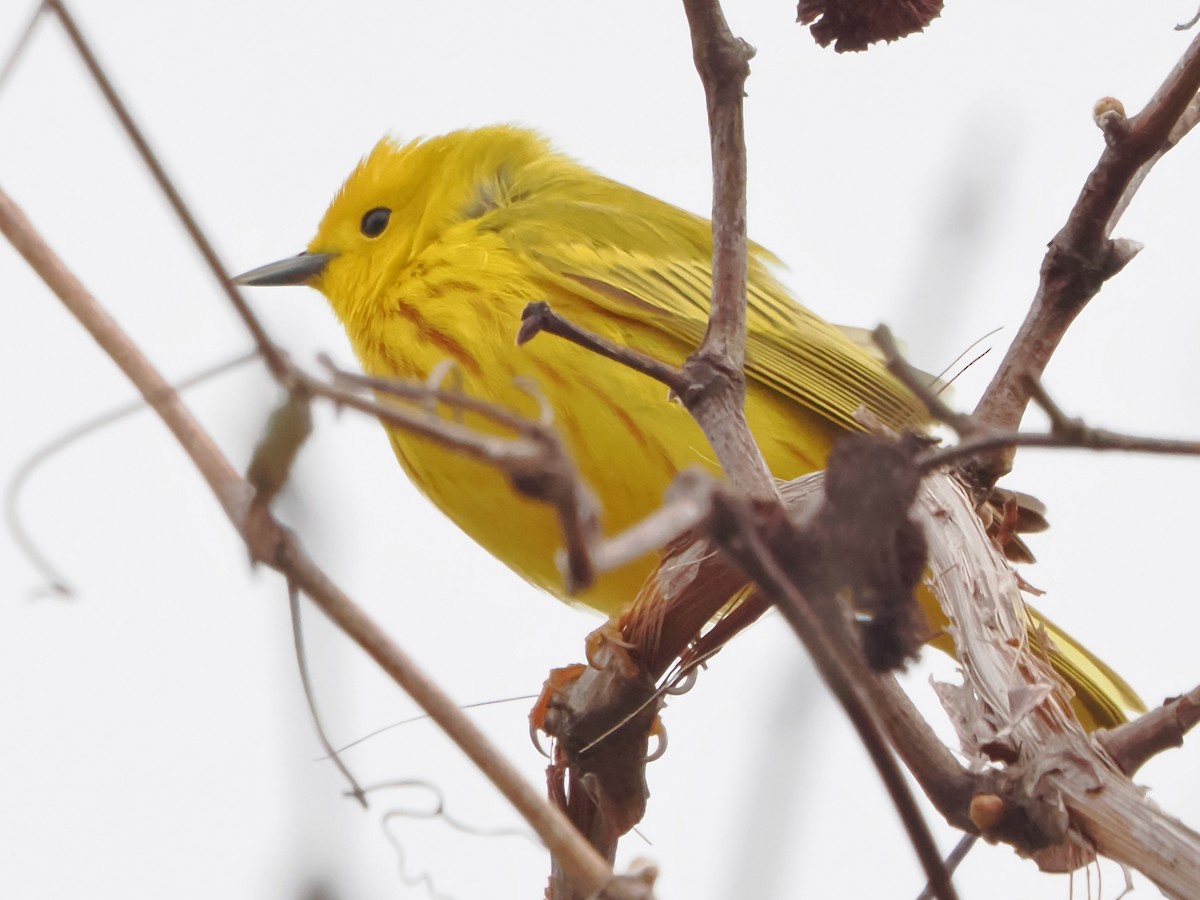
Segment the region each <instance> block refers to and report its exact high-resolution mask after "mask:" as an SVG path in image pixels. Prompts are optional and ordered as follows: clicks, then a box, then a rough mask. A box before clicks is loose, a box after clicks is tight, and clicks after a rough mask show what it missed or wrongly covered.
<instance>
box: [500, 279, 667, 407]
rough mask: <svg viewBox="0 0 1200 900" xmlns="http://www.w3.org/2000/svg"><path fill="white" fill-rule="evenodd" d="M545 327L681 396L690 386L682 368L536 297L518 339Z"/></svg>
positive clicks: (523, 340)
mask: <svg viewBox="0 0 1200 900" xmlns="http://www.w3.org/2000/svg"><path fill="white" fill-rule="evenodd" d="M543 331H544V332H546V333H547V334H553V335H555V336H556V337H560V338H563V339H565V340H568V341H570V342H571V343H572V344H576V345H578V346H580V347H583V348H584V349H586V350H590V351H591V352H592V353H595V354H596V355H597V356H603V357H604V358H605V359H611V360H612V361H613V362H617V363H620V364H621V365H623V366H625V367H626V368H629V369H633V371H635V372H641V373H642V374H643V375H646V376H648V377H650V378H653V379H654V380H655V381H660V382H662V383H663V384H665V385H666V386H667V387H669V388H670V389H671V390H672V391H674V392H675V394H677V395H678V396H680V397H682V396H683V395H685V394H686V393H687V392H688V390H689V388H690V387H691V385H690V384H689V382H688V381H687V376H686V375H685V373H684V372H683V370H682V369H678V368H676V367H675V366H670V365H667V364H666V363H664V362H661V361H659V360H657V359H655V358H654V357H653V356H648V355H646V354H645V353H641V352H639V351H637V350H634V349H633V348H632V347H623V346H621V345H620V344H614V343H613V342H612V341H610V340H606V339H605V338H602V337H600V335H598V334H593V333H592V332H590V331H588V330H587V329H586V328H582V327H580V326H579V325H576V324H575V323H574V322H572V321H571V320H570V319H565V318H563V317H562V316H560V315H559V314H558V313H556V312H555V311H554V310H553V309H551V308H550V304H548V303H545V302H542V301H537V302H535V303H530V304H528V305H527V306H526V307H525V309H523V310H522V311H521V329H520V331H519V332H518V333H517V343H518V344H524V343H526V342H527V341H530V340H533V338H534V336H535V335H537V334H539V333H541V332H543Z"/></svg>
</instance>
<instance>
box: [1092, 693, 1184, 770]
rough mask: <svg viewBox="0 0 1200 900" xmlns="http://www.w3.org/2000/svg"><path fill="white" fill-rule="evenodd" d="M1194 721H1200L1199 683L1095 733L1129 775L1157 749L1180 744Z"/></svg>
mask: <svg viewBox="0 0 1200 900" xmlns="http://www.w3.org/2000/svg"><path fill="white" fill-rule="evenodd" d="M1197 722H1200V687H1195V688H1192V689H1191V690H1190V691H1188V692H1187V693H1186V694H1183V695H1182V696H1179V697H1171V698H1170V699H1168V700H1167V701H1166V702H1164V703H1163V704H1162V706H1160V707H1158V708H1157V709H1152V710H1150V711H1149V712H1148V713H1145V714H1144V715H1141V716H1139V717H1138V718H1136V719H1134V720H1133V721H1132V722H1126V723H1125V724H1124V725H1121V726H1119V727H1117V728H1114V729H1113V730H1112V731H1106V732H1101V733H1100V734H1098V735H1097V736H1096V737H1097V739H1098V740H1099V741H1100V743H1101V744H1103V745H1104V749H1105V750H1107V751H1108V752H1109V755H1111V756H1112V758H1113V759H1114V760H1115V761H1116V763H1117V765H1119V766H1120V767H1121V771H1122V772H1124V773H1125V774H1126V775H1129V776H1131V777H1132V775H1133V773H1134V772H1136V771H1137V770H1138V769H1140V768H1141V767H1142V766H1143V765H1145V764H1146V763H1147V762H1148V761H1149V760H1151V759H1153V758H1154V757H1155V756H1157V755H1158V754H1159V753H1162V752H1163V751H1164V750H1170V749H1172V748H1173V747H1182V746H1183V738H1184V735H1186V734H1187V733H1188V732H1189V731H1191V730H1192V729H1193V728H1194V727H1196V724H1197Z"/></svg>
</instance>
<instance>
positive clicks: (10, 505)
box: [4, 352, 258, 597]
mask: <svg viewBox="0 0 1200 900" xmlns="http://www.w3.org/2000/svg"><path fill="white" fill-rule="evenodd" d="M257 358H258V353H257V352H251V353H244V354H242V355H241V356H237V357H234V358H233V359H230V360H226V361H225V362H222V363H218V364H217V365H215V366H209V367H208V368H206V369H204V370H203V371H201V372H197V373H196V374H194V375H189V376H188V377H187V378H184V379H181V380H180V381H178V382H176V383H175V384H174V385H173V387H172V390H174V391H186V390H187V389H188V388H190V387H194V386H195V385H197V384H200V383H202V382H205V381H208V380H209V379H211V378H213V377H215V376H217V375H220V374H222V373H224V372H228V371H229V370H230V369H234V368H236V367H238V366H242V365H245V364H246V363H248V362H251V361H252V360H255V359H257ZM148 408H149V407H148V406H147V404H146V401H145V400H134V401H132V402H130V403H123V404H121V405H120V406H118V407H115V408H114V409H110V410H108V411H107V412H104V413H101V414H100V415H98V416H95V417H94V418H91V419H88V420H86V421H84V422H80V423H78V424H76V425H73V426H72V427H71V428H70V429H68V430H67V431H65V432H63V433H62V434H60V435H58V436H57V437H55V438H53V439H51V440H49V441H47V442H46V443H44V444H42V445H41V446H39V447H37V448H35V449H34V450H32V451H30V452H29V455H28V456H27V457H26V459H25V461H24V462H22V463H21V464H20V465H19V466H17V468H16V470H15V471H14V472H13V474H12V476H11V477H10V478H9V479H8V484H7V485H6V486H5V489H4V519H5V522H6V523H7V525H8V530H9V533H10V534H12V536H13V540H15V541H16V542H17V546H18V547H20V548H21V552H22V553H24V555H25V558H26V559H27V560H28V562H29V564H30V565H31V566H33V567H34V568H35V569H37V570H38V572H39V573H40V574H41V577H42V578H44V579H45V580H46V582H47V589H48V590H49V591H50V592H51V593H54V594H57V595H59V596H63V597H70V596H72V595H73V594H74V593H75V592H74V589H73V588H72V587H71V586H70V584H69V583H68V581H67V580H66V578H65V577H64V576H63V575H62V574H61V573H60V572H59V570H58V568H57V567H56V566H55V565H54V564H53V563H52V562H51V561H50V558H49V557H48V556H47V555H46V554H45V553H43V552H42V550H41V548H40V547H38V545H37V542H36V541H35V540H34V539H33V535H31V534H30V533H29V529H28V528H26V527H25V523H24V522H23V521H21V510H20V502H21V493H22V491H24V490H25V486H26V485H27V484H29V480H30V478H31V476H32V475H33V474H34V473H35V472H36V471H38V469H40V468H42V467H43V466H44V465H45V464H46V462H47V461H49V460H51V459H53V458H54V457H55V456H57V455H58V454H59V453H61V452H62V451H63V450H66V449H68V448H70V447H72V446H74V445H76V444H78V443H79V442H80V441H82V440H83V439H84V438H85V437H87V436H88V435H89V434H91V433H92V432H94V431H98V430H99V429H101V428H106V427H107V426H109V425H112V424H113V423H114V422H119V421H120V420H121V419H124V418H126V417H128V416H132V415H134V414H135V413H139V412H145V411H146V410H147V409H148Z"/></svg>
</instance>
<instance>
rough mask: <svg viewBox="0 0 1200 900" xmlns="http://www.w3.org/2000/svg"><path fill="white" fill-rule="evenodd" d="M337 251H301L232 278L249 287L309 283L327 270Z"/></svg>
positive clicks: (236, 282)
mask: <svg viewBox="0 0 1200 900" xmlns="http://www.w3.org/2000/svg"><path fill="white" fill-rule="evenodd" d="M335 256H337V254H336V253H301V254H300V255H299V256H289V257H288V258H287V259H281V260H280V261H279V262H273V263H267V265H265V266H259V267H258V268H257V269H251V270H250V271H249V272H243V273H242V274H241V275H238V276H237V277H236V278H234V279H232V280H233V283H234V284H243V285H247V286H248V287H277V286H279V285H285V284H308V283H309V282H310V281H312V280H313V279H314V278H316V277H317V276H318V275H320V274H321V273H322V272H324V271H325V267H326V266H327V265H329V261H330V260H331V259H333V258H334V257H335Z"/></svg>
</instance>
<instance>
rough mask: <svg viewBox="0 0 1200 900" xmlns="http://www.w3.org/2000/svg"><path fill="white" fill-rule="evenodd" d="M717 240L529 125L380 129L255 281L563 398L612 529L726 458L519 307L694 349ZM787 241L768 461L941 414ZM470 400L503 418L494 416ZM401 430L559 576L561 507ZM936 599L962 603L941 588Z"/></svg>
mask: <svg viewBox="0 0 1200 900" xmlns="http://www.w3.org/2000/svg"><path fill="white" fill-rule="evenodd" d="M711 256H712V237H711V230H710V225H709V223H708V221H707V220H705V219H703V218H700V217H699V216H695V215H692V214H690V213H687V212H684V211H683V210H680V209H677V208H676V207H674V206H671V205H670V204H667V203H664V202H662V201H661V200H656V199H655V198H653V197H650V196H648V195H646V194H643V193H641V192H640V191H636V190H634V189H633V188H630V187H626V186H625V185H623V184H619V183H617V182H615V181H610V180H609V179H607V178H604V177H602V176H600V175H598V174H596V173H595V172H592V171H590V170H589V169H587V168H585V167H583V166H581V165H579V164H578V163H576V162H574V161H573V160H571V159H569V158H567V157H565V156H562V155H560V154H558V153H555V152H553V151H552V150H551V149H550V148H549V147H548V146H547V144H546V142H545V141H544V140H542V139H541V138H540V137H538V136H537V135H535V134H533V133H531V132H529V131H525V130H522V129H518V128H512V127H504V126H496V127H489V128H481V129H478V130H470V131H457V132H453V133H451V134H447V135H444V136H442V137H436V138H429V139H427V140H419V141H414V142H412V143H408V144H400V143H397V142H394V141H392V140H386V139H385V140H383V141H381V142H380V143H379V144H378V145H377V146H376V147H375V149H374V150H373V151H372V152H371V153H370V154H369V155H368V156H367V157H366V158H365V159H363V160H362V162H361V163H360V164H359V165H358V167H357V168H356V169H355V170H354V172H353V173H352V174H351V175H350V177H349V178H348V179H347V180H346V183H345V184H344V185H343V186H342V189H341V190H340V191H339V192H338V194H337V196H336V197H335V198H334V200H333V202H332V203H331V204H330V207H329V210H328V211H327V212H326V214H325V218H324V220H323V221H322V222H321V225H320V227H319V228H318V230H317V235H316V237H314V238H313V240H312V242H311V243H310V244H309V245H308V249H307V251H306V252H305V253H302V254H300V255H299V256H296V257H292V258H290V259H286V260H283V261H281V262H279V263H273V264H271V265H268V266H263V267H262V268H260V269H255V270H254V271H252V272H248V273H246V274H245V275H243V276H241V277H240V278H239V279H238V280H239V281H240V282H241V283H243V284H249V285H278V284H307V285H310V286H312V287H314V288H316V289H317V290H319V291H321V292H322V293H323V294H324V295H325V296H326V297H327V298H328V299H329V302H330V303H331V304H332V306H333V309H334V312H335V313H336V314H337V316H338V318H339V319H340V320H341V321H342V323H343V325H345V328H346V331H347V333H348V335H349V337H350V342H351V344H352V345H353V347H354V350H355V352H356V354H357V355H358V358H359V360H360V362H361V364H362V366H363V369H364V370H365V371H366V372H367V373H369V374H371V375H375V376H381V377H396V378H416V379H424V378H426V377H427V376H428V375H429V374H430V372H431V370H433V369H434V368H435V367H436V366H438V365H439V364H440V363H442V362H443V361H444V360H447V359H448V360H452V361H453V363H454V364H455V367H456V374H457V375H458V376H460V377H461V388H462V390H463V391H464V392H466V393H469V394H472V395H474V396H477V397H481V398H484V399H486V400H489V401H491V402H493V403H496V404H499V405H501V406H504V407H508V408H511V409H515V410H517V411H519V412H522V413H524V414H527V415H529V416H531V417H532V416H537V415H539V414H540V409H539V404H540V403H546V404H548V405H549V407H550V409H551V411H552V412H553V416H554V423H555V425H556V427H557V429H558V431H559V433H560V434H561V436H562V439H563V440H564V441H565V442H566V444H567V446H568V448H569V449H570V451H571V453H572V454H573V456H574V459H575V461H576V464H577V465H578V467H579V470H580V472H581V473H582V475H583V477H584V478H585V479H586V480H587V482H588V484H589V485H591V486H592V488H594V490H595V491H596V493H597V494H598V496H599V498H600V500H601V502H602V504H603V509H604V515H605V525H606V528H607V529H608V530H609V531H615V530H618V529H622V528H625V527H626V526H628V525H631V524H633V523H634V522H636V521H637V520H639V519H640V518H641V517H643V516H645V515H646V514H647V513H649V512H650V511H651V510H653V509H654V508H655V507H656V506H657V505H658V504H659V502H660V501H661V499H662V494H663V490H664V489H665V488H666V486H667V484H668V483H669V482H670V481H671V479H672V478H673V477H674V475H675V474H676V473H677V472H679V471H680V470H681V469H684V468H686V467H688V466H690V465H693V464H696V463H703V464H706V465H709V466H712V465H714V463H713V460H712V456H711V452H710V450H709V448H708V445H707V442H706V440H705V438H704V435H703V433H702V432H701V431H700V429H699V427H698V426H697V425H696V424H695V422H694V421H693V420H692V418H691V417H690V416H689V415H688V413H687V412H686V411H685V410H684V409H683V408H682V407H681V406H680V405H679V404H678V403H673V402H670V401H669V400H668V398H667V394H666V391H665V389H664V388H663V387H662V385H660V384H657V383H655V382H653V381H651V380H650V379H649V378H646V377H645V376H642V375H639V374H636V373H634V372H633V371H631V370H629V369H627V368H625V367H623V366H619V365H616V364H614V363H612V362H609V361H607V360H604V359H602V358H600V357H598V356H596V355H594V354H592V353H590V352H588V351H587V350H584V349H582V348H579V347H577V346H574V345H572V344H570V343H568V342H566V341H562V340H548V339H542V340H537V341H533V342H531V343H529V344H527V345H525V346H521V347H518V346H517V345H516V343H515V336H516V334H517V330H518V327H519V324H520V317H521V311H522V309H523V308H524V307H525V305H526V304H527V303H529V302H530V301H534V300H546V301H548V302H549V303H550V305H551V306H552V307H553V308H554V309H555V310H556V311H558V312H559V313H561V314H563V315H564V316H566V317H567V318H569V319H571V320H572V321H574V322H576V323H578V324H580V325H581V326H583V327H585V328H587V329H589V330H591V331H592V332H595V333H598V334H600V335H602V336H603V337H606V338H609V339H610V340H612V341H615V342H617V343H619V344H623V345H625V346H629V347H633V348H635V349H637V350H640V351H642V352H644V353H648V354H651V355H652V356H655V357H657V358H659V359H662V360H665V361H667V362H670V363H676V364H678V363H680V362H682V361H683V359H684V358H685V357H686V355H687V354H688V353H689V352H691V351H692V350H693V349H695V347H696V346H697V344H698V343H699V341H700V338H701V336H702V334H703V333H704V328H705V324H706V319H707V314H708V306H709V296H710V291H711V273H710V267H711ZM773 262H774V259H773V257H771V256H770V255H769V254H768V253H767V252H766V251H764V250H763V249H762V248H760V247H757V246H754V247H752V248H751V258H750V267H749V282H748V292H749V305H748V309H747V329H748V335H747V342H746V375H747V382H748V385H747V396H746V414H747V417H748V419H749V422H750V425H751V428H752V429H753V431H754V434H755V436H756V438H757V439H758V442H759V444H760V446H761V448H762V451H763V455H764V457H765V458H766V460H767V463H768V464H769V466H770V468H771V471H772V472H773V473H774V474H775V475H776V476H777V477H779V478H785V479H787V478H794V477H797V476H799V475H803V474H805V473H807V472H811V471H814V470H816V469H820V468H822V467H823V466H824V463H825V458H826V456H827V455H828V453H829V449H830V446H831V445H832V443H833V441H834V439H835V438H836V437H837V436H838V435H839V434H840V433H843V432H844V431H846V430H847V429H854V428H856V427H857V426H856V425H855V422H854V419H853V417H852V416H853V413H854V412H855V410H856V409H858V408H859V407H860V406H865V407H866V408H867V409H869V410H870V411H871V412H873V413H874V414H875V415H876V416H878V417H879V418H880V419H881V420H882V421H884V422H885V423H887V424H888V425H891V426H892V427H894V428H904V427H911V426H916V425H919V424H920V423H922V422H923V421H925V419H926V415H927V414H926V412H925V410H924V408H923V406H922V405H921V404H920V402H919V401H918V400H917V399H916V398H915V397H913V396H912V395H911V394H910V393H909V392H908V391H907V390H905V388H904V387H902V386H901V385H900V384H899V383H898V382H897V381H896V380H895V379H894V378H893V377H892V376H891V375H890V374H889V373H888V372H887V371H886V369H885V368H884V367H883V366H882V365H881V364H880V363H879V362H878V360H877V359H876V358H874V356H872V354H871V353H869V352H868V351H867V350H865V349H863V348H862V347H861V346H859V345H858V344H856V343H855V342H854V341H853V340H852V339H851V338H850V337H848V336H847V334H846V333H845V332H843V331H841V330H839V329H837V328H835V327H834V326H832V325H829V324H828V323H826V322H824V321H822V320H821V319H819V318H818V317H817V316H815V315H814V314H813V313H811V312H809V311H808V310H806V309H805V308H804V307H802V306H800V305H799V304H798V303H796V301H795V300H793V299H792V297H791V296H790V295H789V294H788V292H787V291H786V289H785V288H784V287H783V286H782V285H780V284H779V282H778V281H776V279H775V278H774V277H772V275H771V273H770V271H769V268H768V267H769V265H770V264H772V263H773ZM522 382H525V383H528V382H532V383H533V384H535V385H536V391H535V392H534V394H535V395H536V396H535V395H531V392H530V391H529V390H527V389H526V388H524V387H522V386H521V384H522ZM464 421H465V422H466V424H468V425H471V426H473V427H475V428H478V429H481V430H484V431H494V430H496V427H495V426H494V425H493V424H491V423H489V422H486V421H484V420H482V419H480V418H479V417H477V416H473V415H469V414H468V415H465V417H464ZM388 436H389V438H390V440H391V443H392V447H393V448H394V450H395V452H396V456H397V458H398V459H399V461H400V464H401V465H402V466H403V467H404V469H405V471H406V472H407V473H408V474H409V476H410V477H411V478H412V479H413V481H414V482H415V483H416V484H417V486H418V487H419V488H420V489H421V490H422V491H423V492H424V493H425V494H426V496H428V497H429V498H430V500H432V501H433V502H434V503H435V504H436V505H437V506H438V507H440V508H441V510H442V511H443V512H445V513H446V515H448V516H449V517H450V518H451V519H453V520H454V522H455V523H457V524H458V526H459V527H460V528H462V530H463V531H465V532H466V533H467V534H468V535H470V536H471V537H472V538H474V539H475V540H476V541H478V542H479V543H480V544H481V545H483V546H484V547H485V548H486V549H487V550H489V551H490V552H491V553H493V554H494V555H495V556H496V557H498V558H499V559H500V560H501V561H503V562H504V563H506V564H507V565H508V566H510V567H511V568H513V569H514V570H515V571H516V572H518V573H519V574H520V575H522V576H523V577H524V578H526V579H527V580H529V581H530V582H532V583H533V584H535V585H537V586H538V587H541V588H543V589H544V590H547V591H549V592H550V593H552V594H555V595H558V596H562V581H561V579H560V577H559V574H558V572H557V570H556V567H555V563H554V555H555V551H556V549H557V548H558V546H559V531H558V527H557V522H556V520H555V518H554V514H553V512H552V511H551V510H549V509H548V508H547V507H546V506H545V505H544V504H540V503H537V502H534V501H532V500H528V499H525V498H522V497H519V496H517V495H516V494H515V493H514V492H513V490H512V489H511V487H510V486H509V484H508V482H507V480H506V477H505V476H504V475H502V474H500V473H499V472H497V471H496V470H495V469H493V468H492V467H490V466H487V465H484V464H481V463H479V462H476V461H474V460H471V459H469V458H467V457H465V456H463V455H461V454H458V453H455V452H454V451H452V450H447V449H444V448H443V447H440V446H438V445H437V444H434V443H433V442H431V441H429V440H427V439H424V438H421V437H418V436H415V435H412V434H409V433H406V432H404V431H402V430H399V429H389V430H388ZM653 565H654V559H653V558H651V557H649V556H647V557H646V558H644V559H642V560H639V561H637V562H635V563H631V564H630V565H627V566H625V567H624V568H623V569H620V570H618V571H615V572H612V573H609V574H607V575H604V576H602V577H601V578H600V579H599V581H598V582H597V583H596V584H595V585H594V586H593V587H592V588H591V589H589V590H588V591H587V592H585V593H584V594H582V595H581V596H580V597H577V598H573V599H577V600H581V601H583V602H584V603H587V604H588V605H590V606H593V607H595V608H596V609H599V610H601V611H603V612H606V613H610V614H611V613H613V612H616V611H617V610H619V609H620V608H622V607H623V606H624V605H625V604H627V603H628V602H629V601H631V600H632V599H633V597H634V596H635V595H636V594H637V592H638V590H639V588H640V587H641V586H642V584H643V582H644V580H645V579H646V577H647V576H648V575H649V574H650V573H651V572H652V570H653ZM923 604H924V605H925V606H927V607H928V608H927V613H928V614H929V615H930V616H931V619H932V621H933V622H936V623H939V624H940V623H941V622H943V621H944V620H943V619H941V617H940V612H939V611H938V610H937V609H936V605H934V604H933V603H932V599H931V598H928V597H926V598H925V599H924V600H923ZM1036 621H1038V622H1039V624H1040V623H1041V622H1042V620H1040V619H1038V620H1036ZM1047 627H1048V631H1049V633H1050V636H1051V638H1052V640H1053V642H1054V644H1055V645H1056V647H1057V655H1055V657H1054V663H1055V665H1056V667H1057V668H1058V669H1059V670H1060V671H1061V672H1062V673H1063V674H1064V675H1065V677H1066V678H1067V680H1068V681H1069V682H1070V683H1071V684H1072V686H1073V687H1074V688H1075V689H1076V692H1077V694H1078V702H1077V704H1076V705H1077V710H1078V711H1079V713H1080V715H1081V718H1082V719H1083V720H1084V722H1085V723H1086V724H1088V725H1090V726H1109V725H1112V724H1116V723H1118V722H1120V721H1122V720H1123V719H1124V713H1123V711H1122V710H1123V709H1124V708H1140V701H1138V699H1137V697H1136V695H1135V694H1134V693H1133V691H1132V690H1131V689H1130V688H1129V687H1128V685H1126V684H1125V683H1124V682H1123V681H1122V680H1121V679H1120V678H1119V677H1118V676H1117V675H1115V674H1114V673H1113V672H1112V671H1111V670H1110V669H1109V668H1108V667H1107V666H1105V665H1104V664H1103V663H1101V662H1100V661H1099V660H1097V659H1096V658H1095V657H1093V656H1092V655H1091V654H1090V653H1088V652H1087V651H1086V650H1084V649H1083V648H1082V647H1080V646H1078V645H1077V644H1076V643H1075V642H1074V641H1072V640H1071V639H1070V638H1068V637H1067V636H1066V635H1064V634H1062V632H1060V631H1058V630H1057V629H1053V628H1050V627H1049V626H1047Z"/></svg>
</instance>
